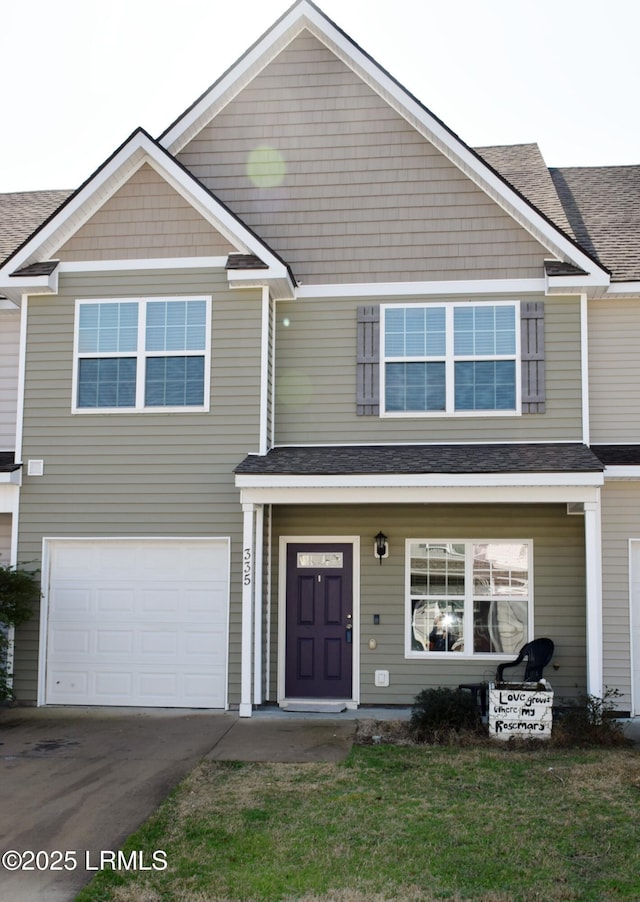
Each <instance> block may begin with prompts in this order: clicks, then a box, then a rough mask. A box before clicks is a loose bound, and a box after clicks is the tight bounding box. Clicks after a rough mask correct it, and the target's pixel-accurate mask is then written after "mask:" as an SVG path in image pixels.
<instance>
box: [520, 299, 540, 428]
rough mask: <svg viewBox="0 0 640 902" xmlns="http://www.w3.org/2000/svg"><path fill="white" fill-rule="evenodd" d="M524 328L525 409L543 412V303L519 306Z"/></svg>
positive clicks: (524, 411) (526, 410)
mask: <svg viewBox="0 0 640 902" xmlns="http://www.w3.org/2000/svg"><path fill="white" fill-rule="evenodd" d="M520 325H521V329H522V333H521V334H522V345H521V351H522V412H523V413H544V402H545V389H544V302H543V301H528V302H526V303H523V304H522V305H521V307H520Z"/></svg>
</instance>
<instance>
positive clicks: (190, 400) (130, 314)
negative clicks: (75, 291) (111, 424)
mask: <svg viewBox="0 0 640 902" xmlns="http://www.w3.org/2000/svg"><path fill="white" fill-rule="evenodd" d="M210 354H211V298H210V297H168V298H123V299H110V298H108V299H97V300H77V301H76V325H75V339H74V372H73V411H74V412H75V413H92V412H93V413H96V412H99V413H105V412H106V413H109V412H118V413H125V412H127V411H134V412H138V411H159V410H163V411H181V410H201V411H202V410H208V409H209V375H208V374H209V369H210Z"/></svg>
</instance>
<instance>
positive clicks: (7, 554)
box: [0, 514, 11, 567]
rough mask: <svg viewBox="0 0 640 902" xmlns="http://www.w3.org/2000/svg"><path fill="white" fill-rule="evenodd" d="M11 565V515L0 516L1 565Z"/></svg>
mask: <svg viewBox="0 0 640 902" xmlns="http://www.w3.org/2000/svg"><path fill="white" fill-rule="evenodd" d="M10 563H11V514H0V565H2V566H3V567H8V566H9V564H10Z"/></svg>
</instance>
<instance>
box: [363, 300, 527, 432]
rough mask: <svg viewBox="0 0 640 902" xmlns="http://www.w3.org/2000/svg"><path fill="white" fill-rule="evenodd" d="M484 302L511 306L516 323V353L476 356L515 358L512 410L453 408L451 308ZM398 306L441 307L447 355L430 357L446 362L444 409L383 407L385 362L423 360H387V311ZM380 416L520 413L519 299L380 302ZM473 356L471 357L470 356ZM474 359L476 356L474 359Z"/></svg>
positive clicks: (416, 416)
mask: <svg viewBox="0 0 640 902" xmlns="http://www.w3.org/2000/svg"><path fill="white" fill-rule="evenodd" d="M483 304H486V305H487V306H490V307H513V308H514V309H515V314H516V323H515V340H516V350H515V354H496V355H495V356H493V355H492V356H491V357H490V358H488V357H482V358H480V357H478V358H477V359H478V360H487V359H490V360H514V361H515V390H516V406H515V408H514V409H513V410H455V408H454V404H455V398H454V392H455V380H454V364H455V362H456V358H455V356H454V352H453V311H454V309H455V308H456V307H469V306H472V307H478V306H482V305H483ZM398 306H400V307H402V308H403V309H407V308H409V307H411V308H414V309H416V308H417V309H423V308H427V307H443V308H444V309H445V317H446V342H447V347H446V355H445V356H444V357H443V358H436V357H434V358H433V361H434V362H437V361H438V360H442V361H444V363H445V368H446V372H445V388H446V408H445V410H408V411H404V410H398V411H388V410H386V372H387V366H386V365H387V363H388V362H389V363H395V362H399V363H400V362H401V363H412V362H414V361H418V362H423V361H424V360H425V358H424V357H403V358H395V357H390V358H388V359H387V356H386V354H385V331H386V313H387V310H394V309H397V308H398ZM380 316H381V321H380V417H381V418H382V419H385V418H389V419H407V418H408V419H424V418H429V419H433V418H434V417H447V418H449V417H473V418H477V417H484V418H487V417H515V416H521V414H522V379H521V377H520V364H521V361H522V349H521V340H520V338H521V331H520V301H519V300H494V299H486V300H472V299H468V300H465V301H432V302H429V303H421V304H381V305H380ZM470 359H472V358H470ZM474 359H475V358H474Z"/></svg>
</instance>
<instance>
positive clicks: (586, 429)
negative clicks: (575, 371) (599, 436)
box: [580, 291, 591, 445]
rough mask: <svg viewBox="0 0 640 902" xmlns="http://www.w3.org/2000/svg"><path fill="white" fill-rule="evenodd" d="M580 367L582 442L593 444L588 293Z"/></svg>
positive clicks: (583, 297) (582, 313) (583, 305)
mask: <svg viewBox="0 0 640 902" xmlns="http://www.w3.org/2000/svg"><path fill="white" fill-rule="evenodd" d="M580 367H581V384H582V441H583V443H584V444H585V445H589V443H590V442H591V425H590V422H589V420H590V416H591V412H590V409H589V308H588V304H587V295H586V292H584V291H583V292H582V293H581V295H580Z"/></svg>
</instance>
